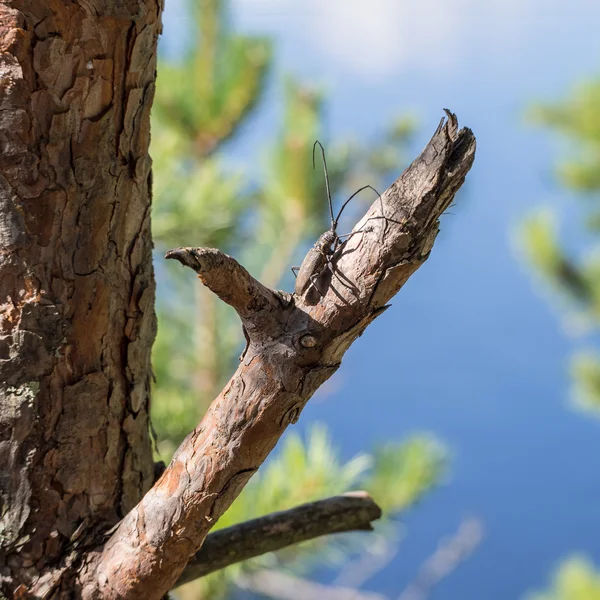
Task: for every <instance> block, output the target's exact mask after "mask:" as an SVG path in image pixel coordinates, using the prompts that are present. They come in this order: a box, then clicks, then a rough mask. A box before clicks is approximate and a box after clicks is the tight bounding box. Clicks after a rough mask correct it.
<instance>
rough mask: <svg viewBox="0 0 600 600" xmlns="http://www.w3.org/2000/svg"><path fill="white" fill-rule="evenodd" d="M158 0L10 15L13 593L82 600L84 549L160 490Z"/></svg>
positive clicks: (7, 587)
mask: <svg viewBox="0 0 600 600" xmlns="http://www.w3.org/2000/svg"><path fill="white" fill-rule="evenodd" d="M161 4H162V0H145V1H142V0H86V1H81V2H72V1H63V0H44V1H41V0H37V1H36V0H13V1H7V2H3V3H2V4H1V5H0V148H1V153H0V401H1V404H0V461H1V462H2V472H1V473H0V585H1V589H2V591H3V592H4V594H6V596H7V597H9V598H12V597H14V598H29V597H34V598H42V597H43V598H46V597H61V598H62V597H76V596H77V595H78V592H77V590H76V588H75V587H73V586H74V583H73V582H74V573H75V572H76V571H77V569H78V563H79V561H80V559H81V557H82V552H83V549H84V548H86V547H88V546H90V545H92V546H95V545H97V543H98V541H99V540H100V539H101V538H100V537H99V533H100V532H101V531H103V530H104V529H106V528H108V527H110V526H112V525H114V524H115V523H116V522H117V521H118V520H119V519H120V518H122V517H123V516H124V515H125V514H126V513H127V512H128V511H129V510H130V509H131V508H132V507H134V506H135V505H136V504H137V503H138V502H139V500H140V498H141V497H142V496H143V494H144V493H145V492H146V491H147V490H148V489H149V487H150V486H151V485H152V481H153V464H152V454H151V447H150V439H149V433H148V431H149V421H148V419H149V417H148V400H149V380H150V376H151V369H150V348H151V345H152V341H153V339H154V335H155V316H154V279H153V271H152V258H151V250H152V242H151V237H150V185H151V171H150V168H151V163H150V159H149V156H148V144H149V136H150V128H149V113H150V106H151V102H152V98H153V94H154V80H155V70H156V64H155V63H156V42H157V37H158V34H159V29H160V10H161ZM0 595H1V594H0Z"/></svg>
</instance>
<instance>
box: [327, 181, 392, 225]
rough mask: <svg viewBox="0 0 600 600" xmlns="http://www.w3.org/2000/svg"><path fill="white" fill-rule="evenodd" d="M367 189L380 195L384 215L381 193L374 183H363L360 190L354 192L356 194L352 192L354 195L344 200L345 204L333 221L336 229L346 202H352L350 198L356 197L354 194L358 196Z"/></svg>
mask: <svg viewBox="0 0 600 600" xmlns="http://www.w3.org/2000/svg"><path fill="white" fill-rule="evenodd" d="M367 189H369V190H373V191H374V192H375V193H376V194H377V195H378V196H379V201H380V202H381V214H382V215H383V200H382V199H381V194H380V193H379V192H378V191H377V190H376V189H375V188H374V187H373V186H372V185H363V187H361V188H360V189H359V190H356V192H354V194H352V196H350V198H348V200H346V202H344V204H342V208H340V212H339V213H338V216H337V217H336V219H335V221H334V222H333V229H334V230H335V228H336V227H337V224H338V221H339V220H340V217H341V216H342V211H343V210H344V208H346V204H348V202H350V200H352V198H354V196H356V195H357V194H360V193H361V192H362V191H363V190H367Z"/></svg>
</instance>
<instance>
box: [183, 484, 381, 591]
mask: <svg viewBox="0 0 600 600" xmlns="http://www.w3.org/2000/svg"><path fill="white" fill-rule="evenodd" d="M380 517H381V509H380V508H379V507H378V506H377V504H375V502H374V501H373V498H371V496H369V494H367V493H366V492H354V493H350V494H344V495H343V496H335V497H333V498H326V499H325V500H319V501H317V502H309V503H307V504H302V505H301V506H297V507H295V508H292V509H290V510H286V511H282V512H277V513H273V514H270V515H267V516H265V517H260V518H258V519H252V520H251V521H246V522H245V523H240V524H239V525H233V526H232V527H228V528H227V529H222V530H221V531H216V532H215V533H211V534H209V535H208V537H207V538H206V540H205V542H204V544H203V545H202V548H201V549H200V551H199V552H198V553H197V554H196V556H195V557H194V558H193V559H192V560H191V561H190V562H189V564H188V566H187V567H186V568H185V571H184V572H183V574H182V576H181V577H180V578H179V580H178V582H177V585H183V584H184V583H188V582H190V581H193V580H194V579H198V578H200V577H204V576H205V575H208V574H209V573H212V572H213V571H218V570H220V569H224V568H225V567H227V566H229V565H233V564H235V563H238V562H241V561H243V560H248V559H249V558H254V557H256V556H261V555H262V554H266V553H267V552H276V551H277V550H281V549H282V548H285V547H286V546H291V545H292V544H298V543H300V542H306V541H308V540H312V539H315V538H317V537H321V536H324V535H329V534H332V533H342V532H347V531H361V530H362V531H371V530H372V526H371V521H375V520H376V519H379V518H380Z"/></svg>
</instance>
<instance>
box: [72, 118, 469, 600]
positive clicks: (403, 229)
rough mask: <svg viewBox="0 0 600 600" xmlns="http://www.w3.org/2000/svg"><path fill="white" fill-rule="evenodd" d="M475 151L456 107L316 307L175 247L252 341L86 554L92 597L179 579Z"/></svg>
mask: <svg viewBox="0 0 600 600" xmlns="http://www.w3.org/2000/svg"><path fill="white" fill-rule="evenodd" d="M474 154H475V138H474V136H473V134H472V133H471V131H470V130H469V129H462V130H460V131H458V126H457V121H456V118H455V116H454V115H452V114H450V113H448V119H447V120H445V121H444V120H443V121H442V123H440V126H439V127H438V129H437V130H436V132H435V134H434V136H433V138H432V139H431V141H430V142H429V143H428V144H427V146H426V148H425V150H424V151H423V153H422V154H421V156H419V158H417V159H416V160H415V161H414V162H413V164H412V165H411V166H410V167H409V168H408V169H407V170H406V171H405V172H404V174H403V175H402V176H401V177H400V178H399V179H398V180H397V181H396V182H395V183H394V184H393V185H392V186H391V187H390V188H389V189H388V190H387V191H386V192H385V193H384V194H383V197H382V200H381V201H380V200H377V201H376V202H375V203H374V204H373V206H372V207H371V208H370V210H369V211H368V212H367V214H366V215H365V217H364V218H363V219H362V220H361V221H360V222H359V223H358V224H357V225H356V227H355V231H358V230H361V231H362V233H359V234H356V235H354V236H352V237H351V239H350V240H349V241H348V243H347V244H346V245H344V246H343V248H342V250H341V252H340V255H339V256H338V257H337V258H336V260H335V261H334V262H335V275H334V277H333V278H332V280H331V283H330V285H329V288H328V289H327V291H326V294H325V296H324V298H322V299H321V300H320V301H319V302H318V303H317V304H316V305H314V306H311V305H307V304H306V303H305V301H304V300H303V298H301V297H297V296H293V297H292V296H290V295H289V294H286V293H283V292H276V291H273V290H267V289H266V288H265V287H264V286H262V284H260V283H259V282H257V281H256V280H254V279H253V278H252V277H251V276H250V275H249V274H248V272H247V271H246V270H245V269H243V267H241V266H239V265H237V263H236V262H235V261H234V260H233V259H232V258H230V257H227V256H225V255H223V254H222V253H220V252H219V251H217V250H205V249H194V248H188V249H178V250H177V251H176V252H174V253H172V254H171V257H172V258H176V259H178V260H180V261H181V262H182V263H184V264H186V265H187V266H190V267H192V268H193V269H194V270H195V271H196V272H198V274H199V276H200V278H201V279H202V281H203V282H204V283H205V284H206V285H208V287H210V288H211V289H213V291H215V292H216V293H217V294H218V295H219V296H220V297H221V298H222V299H223V300H224V301H226V302H228V303H229V304H231V305H232V306H233V307H234V308H236V310H237V311H238V313H240V316H241V317H242V320H243V323H244V327H245V329H246V332H247V335H248V339H249V346H248V348H247V351H246V352H245V354H244V357H243V360H242V361H241V363H240V365H239V368H238V369H237V371H236V373H235V374H234V375H233V377H232V378H231V379H230V381H229V383H228V384H227V385H226V386H225V389H224V390H223V391H222V392H221V394H220V395H219V396H218V397H217V399H216V400H215V401H214V402H213V404H212V405H211V407H210V409H209V410H208V412H207V414H206V416H205V417H204V419H203V420H202V422H201V423H200V424H199V425H198V427H197V428H196V429H195V430H194V431H193V432H191V433H190V435H189V436H188V437H187V438H186V439H185V440H184V442H183V443H182V445H181V446H180V448H179V449H178V451H177V452H176V454H175V456H174V457H173V460H172V461H171V464H170V465H169V466H168V467H167V469H166V470H165V472H164V474H163V475H162V477H161V478H160V480H159V481H158V482H157V483H156V484H155V485H154V487H153V488H152V489H151V490H150V491H149V492H148V493H147V494H146V495H145V496H144V498H143V499H142V501H141V502H140V503H139V504H138V505H137V506H136V507H135V508H134V509H133V510H132V511H131V512H130V513H129V514H128V515H127V516H126V517H125V518H124V519H123V521H122V522H121V523H120V525H119V527H118V528H117V530H116V531H115V533H114V534H113V536H112V537H111V539H110V540H109V541H108V542H107V544H106V545H105V546H104V547H103V548H100V549H98V551H97V553H96V554H95V555H94V554H91V555H90V556H89V557H88V562H87V565H86V571H85V573H83V574H82V583H83V584H85V587H84V590H83V596H84V598H104V599H107V600H109V599H113V598H114V599H116V598H128V599H137V598H139V599H144V600H146V599H153V598H157V599H158V598H160V597H161V596H162V595H163V594H164V593H165V592H166V591H167V590H169V589H170V588H171V587H172V586H173V585H174V584H175V582H176V581H177V579H178V578H179V577H180V575H181V573H182V571H183V570H184V568H185V567H186V565H187V564H188V563H189V561H190V560H191V559H192V557H193V556H194V554H195V553H196V552H197V551H198V549H199V548H200V546H201V544H202V542H203V540H204V539H205V537H206V535H207V534H208V532H209V530H210V529H211V527H212V526H213V525H214V523H215V522H216V520H217V519H218V518H219V516H220V515H221V514H223V512H224V511H225V510H226V509H227V508H228V507H229V505H230V504H231V502H232V501H233V500H234V499H235V497H236V496H237V495H238V494H239V492H240V491H241V490H242V488H243V487H244V485H245V484H246V483H247V482H248V480H249V479H250V477H251V476H252V474H253V473H255V472H256V470H257V469H258V467H259V466H260V464H261V463H262V462H263V461H264V460H265V458H266V457H267V456H268V454H269V452H270V451H271V450H272V449H273V447H274V446H275V444H276V442H277V440H278V439H279V438H280V436H281V435H282V433H283V432H284V431H285V429H286V427H287V426H288V425H289V424H290V423H295V422H296V421H297V420H298V417H299V415H300V412H301V411H302V409H303V408H304V406H305V404H306V402H307V401H308V400H309V398H310V397H311V396H312V394H313V393H314V392H315V390H316V389H317V388H318V387H319V386H320V385H321V384H322V383H323V382H325V381H326V380H327V379H328V378H329V377H331V375H332V374H333V373H334V372H335V371H336V370H337V369H338V368H339V366H340V362H341V360H342V357H343V355H344V353H345V351H346V350H347V349H348V348H349V346H350V345H351V343H352V342H353V341H354V340H355V339H356V338H357V337H358V336H360V335H361V334H362V332H363V331H364V330H365V328H366V327H367V325H368V324H369V323H370V322H371V321H373V320H374V319H375V318H376V317H377V316H378V315H380V314H381V313H382V312H383V311H384V310H385V308H386V306H387V302H388V301H389V300H390V299H391V298H392V297H393V296H394V294H396V292H397V291H398V290H399V289H400V288H401V287H402V285H403V284H404V283H405V282H406V281H407V279H408V278H409V277H410V275H412V273H414V272H415V271H416V269H417V268H418V267H419V266H420V265H421V264H423V262H424V261H425V260H426V259H427V257H428V256H429V253H430V251H431V248H432V246H433V243H434V240H435V237H436V235H437V232H438V226H439V223H438V219H439V217H440V215H441V214H442V212H443V211H444V210H445V209H446V208H447V207H448V206H449V205H450V204H451V202H452V199H453V197H454V195H455V193H456V192H457V190H458V189H459V187H460V186H461V185H462V183H463V181H464V178H465V176H466V174H467V172H468V171H469V169H470V167H471V165H472V163H473V159H474ZM382 210H383V211H384V214H385V216H386V218H383V214H382ZM367 224H368V226H366V225H367ZM230 279H231V281H232V282H233V283H232V284H231V285H228V283H227V282H228V281H229V280H230ZM248 290H253V291H251V292H249V291H248ZM265 290H266V291H265ZM255 295H256V302H255V303H253V302H252V298H253V297H254V296H255Z"/></svg>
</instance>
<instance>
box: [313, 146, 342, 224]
mask: <svg viewBox="0 0 600 600" xmlns="http://www.w3.org/2000/svg"><path fill="white" fill-rule="evenodd" d="M317 145H318V146H319V148H321V156H322V157H323V170H324V171H325V188H326V189H327V202H329V214H330V215H331V227H332V228H333V229H335V227H334V225H337V221H335V220H334V219H333V206H332V204H331V190H330V189H329V174H328V173H327V161H326V160H325V149H324V148H323V146H322V144H321V142H320V141H319V140H317V141H316V142H315V143H314V144H313V155H312V156H313V169H314V168H315V148H316V147H317Z"/></svg>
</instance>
